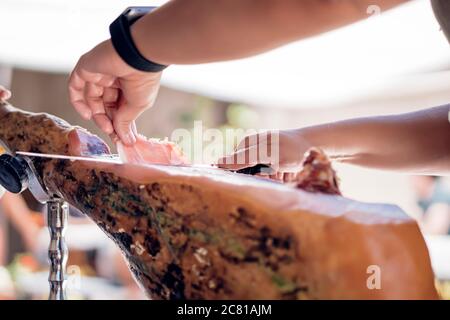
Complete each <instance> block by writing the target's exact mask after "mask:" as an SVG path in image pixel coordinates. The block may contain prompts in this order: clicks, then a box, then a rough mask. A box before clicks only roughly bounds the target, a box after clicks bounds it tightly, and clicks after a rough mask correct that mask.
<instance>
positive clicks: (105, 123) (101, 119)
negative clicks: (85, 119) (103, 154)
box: [92, 113, 114, 135]
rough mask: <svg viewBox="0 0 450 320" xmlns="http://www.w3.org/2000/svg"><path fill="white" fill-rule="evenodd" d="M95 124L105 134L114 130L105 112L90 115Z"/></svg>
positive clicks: (109, 133)
mask: <svg viewBox="0 0 450 320" xmlns="http://www.w3.org/2000/svg"><path fill="white" fill-rule="evenodd" d="M92 118H93V120H94V122H95V124H96V125H97V126H98V127H99V128H100V129H101V130H102V131H103V132H105V133H106V134H108V135H111V134H113V132H114V127H113V124H112V121H111V119H110V118H109V117H108V116H107V115H106V114H105V113H98V114H94V115H93V116H92Z"/></svg>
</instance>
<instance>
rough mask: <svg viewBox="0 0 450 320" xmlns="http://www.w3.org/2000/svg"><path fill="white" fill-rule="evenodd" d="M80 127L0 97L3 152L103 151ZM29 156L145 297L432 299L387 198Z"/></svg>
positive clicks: (427, 270) (417, 238)
mask: <svg viewBox="0 0 450 320" xmlns="http://www.w3.org/2000/svg"><path fill="white" fill-rule="evenodd" d="M80 130H81V129H80V128H76V127H72V126H70V125H69V124H67V123H66V122H64V121H61V120H59V119H57V118H55V117H53V116H50V115H46V114H32V113H26V112H23V111H20V110H17V109H14V108H12V107H10V106H7V105H1V106H0V139H1V140H2V141H3V142H4V143H5V144H6V145H7V146H8V147H9V148H10V149H11V150H13V151H17V150H22V151H34V152H43V153H59V154H72V155H77V154H79V153H80V152H81V151H80V150H85V148H83V147H82V144H83V143H81V140H82V138H84V139H87V140H88V141H90V143H91V146H95V148H94V149H95V150H97V151H98V150H100V151H99V152H100V153H101V152H104V151H105V150H106V149H105V147H106V145H105V144H104V143H103V142H102V141H101V140H100V139H99V138H97V137H95V136H93V135H92V136H88V137H86V136H85V135H84V134H86V132H85V131H84V130H83V131H82V132H83V134H80ZM77 140H78V142H77ZM85 141H86V140H85ZM77 144H78V147H77ZM97 151H95V152H94V153H96V152H97ZM34 164H35V166H36V168H37V170H38V172H39V175H40V176H41V178H42V179H43V181H44V183H45V185H46V187H47V188H48V190H49V192H51V193H54V194H56V195H59V196H60V197H62V198H64V199H66V200H67V201H68V202H69V203H70V204H72V205H73V206H75V207H77V208H78V209H80V210H81V211H82V212H84V213H85V214H86V215H87V216H89V217H90V218H91V219H92V220H93V221H94V222H95V223H96V224H97V225H98V226H99V227H100V228H101V229H102V230H103V231H104V232H105V233H106V234H107V235H108V236H109V237H110V238H111V239H113V240H114V242H115V243H116V244H117V245H118V246H119V247H120V248H121V250H122V252H123V254H124V256H125V258H126V260H127V261H128V264H129V267H130V270H131V271H132V272H133V274H134V275H135V277H136V280H137V281H138V283H139V284H140V285H141V287H142V288H143V289H144V290H145V291H146V292H147V293H148V295H149V296H151V297H152V298H153V299H435V298H437V293H436V290H435V287H434V279H433V278H434V276H433V272H432V269H431V265H430V259H429V255H428V251H427V248H426V245H425V242H424V239H423V237H422V235H421V233H420V231H419V228H418V226H417V224H416V222H415V221H414V220H412V219H411V218H409V217H408V216H407V215H406V214H405V213H404V212H402V211H401V210H400V209H399V208H398V207H396V206H392V205H384V204H365V203H360V202H356V201H353V200H349V199H346V198H344V197H342V196H339V195H328V194H321V193H311V192H306V191H303V190H299V189H296V188H292V187H289V186H284V185H282V184H280V183H275V182H271V181H268V180H265V179H260V178H255V177H251V176H247V175H241V174H235V173H230V172H225V171H221V170H218V169H199V168H190V167H186V166H183V167H176V166H167V165H164V166H161V165H150V164H140V165H138V164H100V163H92V162H83V161H73V162H71V161H67V160H48V159H38V158H36V159H34ZM378 280H379V281H378Z"/></svg>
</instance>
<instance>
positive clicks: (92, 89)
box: [84, 82, 105, 115]
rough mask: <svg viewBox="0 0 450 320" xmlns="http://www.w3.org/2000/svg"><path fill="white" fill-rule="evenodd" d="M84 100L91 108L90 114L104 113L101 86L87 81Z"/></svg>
mask: <svg viewBox="0 0 450 320" xmlns="http://www.w3.org/2000/svg"><path fill="white" fill-rule="evenodd" d="M84 89H85V93H84V97H85V101H86V103H87V105H88V106H89V108H90V109H91V112H92V115H97V114H105V107H104V106H103V87H101V86H99V85H97V84H95V83H92V82H87V83H86V86H85V88H84Z"/></svg>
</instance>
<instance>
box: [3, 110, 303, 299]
mask: <svg viewBox="0 0 450 320" xmlns="http://www.w3.org/2000/svg"><path fill="white" fill-rule="evenodd" d="M7 108H9V110H5V106H3V107H2V109H0V122H1V123H10V124H12V125H11V126H4V125H1V126H0V139H2V141H4V142H5V143H6V144H7V145H8V147H9V148H10V149H11V150H12V151H19V150H20V151H30V152H39V153H53V154H66V155H80V154H82V155H89V154H91V155H94V154H95V155H98V154H103V153H109V148H108V146H107V145H106V144H105V143H104V142H103V141H102V140H101V139H99V138H98V137H96V136H94V135H91V134H88V133H86V132H85V131H84V130H83V129H81V128H74V127H72V126H70V125H69V124H68V123H66V122H65V121H62V120H60V119H58V118H56V117H53V116H49V115H47V114H40V115H37V114H29V113H25V112H21V111H18V110H14V109H12V108H11V107H9V106H8V107H7ZM6 111H9V112H6ZM29 128H33V130H29ZM33 163H34V165H35V167H36V169H37V171H38V172H39V174H40V175H41V178H42V179H43V181H44V183H45V185H46V186H47V188H48V190H50V192H51V193H53V194H55V195H58V196H60V197H62V198H64V199H66V200H67V201H68V202H69V203H70V204H72V205H74V206H75V207H77V208H78V209H80V210H81V211H82V212H84V213H85V214H86V215H88V216H89V217H90V218H91V219H93V220H94V222H96V223H97V224H98V226H99V227H100V228H102V229H103V231H104V232H105V233H106V234H107V235H108V236H109V237H110V238H111V239H113V240H114V241H115V242H116V243H117V245H118V246H119V247H120V248H121V250H122V252H123V253H124V255H125V257H126V259H127V261H128V263H129V267H130V269H131V271H132V272H133V273H134V275H135V277H136V278H137V280H138V282H139V283H140V284H141V286H142V287H143V288H144V289H145V290H146V291H147V293H148V294H149V296H151V297H152V298H153V299H185V298H190V299H212V298H249V297H250V296H246V294H248V293H245V294H244V295H241V294H239V293H236V292H233V290H232V288H230V287H228V286H227V282H226V279H225V278H224V273H225V272H226V271H227V267H225V266H226V264H232V265H234V267H235V268H236V267H237V268H239V264H240V263H244V262H246V263H249V262H253V263H255V264H256V263H259V262H258V261H260V260H267V261H266V262H264V264H267V266H266V267H264V268H267V271H264V272H265V273H267V274H269V278H270V277H272V278H273V280H270V282H274V283H275V285H276V286H277V287H276V288H273V289H272V290H271V291H267V292H266V293H263V292H261V293H260V294H257V293H254V296H255V297H258V295H261V297H267V298H295V297H296V295H297V294H298V293H301V292H304V291H307V288H305V287H303V286H301V285H296V284H295V283H294V282H292V281H291V280H288V279H284V278H283V276H281V275H278V274H277V273H276V272H275V270H277V269H278V268H279V267H278V263H279V262H281V261H293V260H294V259H295V258H294V257H295V252H294V247H293V246H294V244H293V241H292V239H291V237H289V236H281V237H277V236H274V235H272V234H271V230H270V229H269V228H267V227H262V228H260V229H259V230H258V229H255V230H254V234H252V235H249V236H248V239H247V240H246V241H247V242H248V243H246V244H245V247H242V248H241V246H242V244H240V243H237V240H236V239H235V236H234V235H231V234H230V235H227V234H224V235H223V238H224V239H223V240H222V239H214V238H215V237H218V238H219V237H220V233H221V232H222V231H221V230H220V228H218V227H216V228H215V227H211V228H210V230H209V231H208V230H207V226H206V225H205V222H203V221H192V225H195V228H192V229H188V228H187V227H186V226H185V223H184V222H183V217H181V216H179V215H178V214H177V213H176V212H168V211H167V210H170V209H168V208H167V206H166V202H167V201H168V199H167V198H166V196H165V194H164V192H162V191H161V188H162V186H161V185H159V184H158V183H152V184H150V185H142V184H139V183H135V182H133V181H129V180H127V179H123V178H121V177H117V176H115V175H114V174H112V173H110V172H108V166H106V167H105V168H102V169H104V170H102V169H100V168H95V166H94V167H92V164H90V163H87V164H86V163H82V162H79V161H77V162H71V161H66V160H48V159H44V158H35V159H34V160H33ZM100 167H102V166H100ZM164 188H170V186H164ZM174 188H177V187H176V186H174ZM181 188H186V190H185V191H186V192H189V191H192V190H190V188H191V187H190V186H187V185H186V186H184V187H183V186H181ZM186 192H184V193H186ZM233 215H234V217H232V219H235V220H236V224H237V228H238V229H239V225H242V226H244V229H248V227H246V226H251V225H253V224H254V222H252V221H251V217H250V216H248V214H247V212H245V210H244V209H239V210H238V211H237V212H235V213H233ZM215 229H216V230H215ZM252 232H253V230H252ZM267 241H271V242H272V245H271V246H270V247H269V246H266V242H267ZM208 242H215V243H217V242H218V243H219V246H220V245H222V246H223V248H221V249H219V251H220V255H219V256H218V257H213V258H212V259H211V258H209V257H206V256H205V250H208V249H206V248H207V247H208ZM234 242H236V243H234ZM136 245H137V246H136ZM142 251H143V252H142ZM141 252H142V253H141ZM139 253H141V254H139ZM214 260H216V264H217V266H218V267H215V263H214ZM186 266H189V269H190V270H188V271H186V270H183V269H184V268H187V267H186ZM251 269H252V268H250V270H251ZM272 269H273V270H274V271H271V270H272ZM286 269H287V270H289V269H291V271H290V273H291V274H293V273H294V272H293V270H292V265H291V266H290V267H288V268H286ZM247 272H248V271H247ZM192 273H193V274H195V275H192Z"/></svg>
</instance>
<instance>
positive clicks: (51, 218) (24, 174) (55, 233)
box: [0, 141, 69, 300]
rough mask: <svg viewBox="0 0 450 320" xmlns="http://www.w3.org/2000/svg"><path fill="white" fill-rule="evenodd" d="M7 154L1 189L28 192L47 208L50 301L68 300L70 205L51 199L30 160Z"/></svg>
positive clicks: (1, 163) (1, 161) (2, 159)
mask: <svg viewBox="0 0 450 320" xmlns="http://www.w3.org/2000/svg"><path fill="white" fill-rule="evenodd" d="M0 145H1V146H2V147H3V148H4V149H5V150H6V151H5V153H3V154H2V155H0V185H2V186H3V187H4V188H5V189H6V190H8V191H9V192H11V193H16V194H17V193H21V192H22V191H24V190H25V189H27V188H28V190H30V192H31V194H32V195H33V196H34V197H35V198H36V200H37V201H39V202H40V203H43V204H46V205H47V226H48V229H49V231H50V244H49V247H48V258H49V262H50V271H49V276H48V281H49V284H50V293H49V296H48V299H49V300H65V299H66V295H65V271H66V263H67V257H68V249H67V245H66V242H65V239H64V234H65V229H66V226H67V217H68V213H69V206H68V204H67V203H66V202H65V201H64V200H63V199H61V198H58V197H55V196H54V195H49V193H48V192H47V190H46V187H45V186H44V184H43V183H42V181H41V179H40V177H39V175H38V174H37V172H36V169H35V168H34V165H33V162H32V161H31V159H30V158H28V157H26V156H21V155H14V154H13V153H12V152H10V151H9V149H8V148H6V147H5V144H4V143H2V142H1V141H0Z"/></svg>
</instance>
